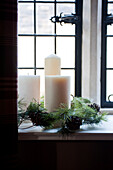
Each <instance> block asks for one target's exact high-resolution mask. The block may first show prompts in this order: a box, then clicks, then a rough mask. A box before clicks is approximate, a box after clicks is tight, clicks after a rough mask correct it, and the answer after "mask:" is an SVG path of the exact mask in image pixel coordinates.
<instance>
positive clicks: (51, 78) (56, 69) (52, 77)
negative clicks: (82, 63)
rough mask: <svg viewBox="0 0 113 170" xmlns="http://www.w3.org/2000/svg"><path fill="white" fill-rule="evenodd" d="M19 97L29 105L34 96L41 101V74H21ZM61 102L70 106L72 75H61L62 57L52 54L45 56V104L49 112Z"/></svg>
mask: <svg viewBox="0 0 113 170" xmlns="http://www.w3.org/2000/svg"><path fill="white" fill-rule="evenodd" d="M18 90H19V99H21V98H24V99H25V101H26V103H27V105H28V104H29V103H30V101H32V99H33V98H35V99H36V101H37V102H40V76H37V75H34V76H31V75H28V76H19V79H18ZM61 103H63V104H65V105H67V106H68V108H69V107H70V76H62V75H61V59H60V58H59V57H58V56H56V55H55V54H52V55H50V56H48V57H46V58H45V95H44V104H45V108H46V109H47V110H48V112H53V111H55V110H56V109H57V108H58V107H60V105H61Z"/></svg>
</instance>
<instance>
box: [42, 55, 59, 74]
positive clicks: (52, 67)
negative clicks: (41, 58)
mask: <svg viewBox="0 0 113 170" xmlns="http://www.w3.org/2000/svg"><path fill="white" fill-rule="evenodd" d="M60 72H61V59H60V57H58V56H57V55H55V54H51V55H50V56H48V57H46V58H45V75H60Z"/></svg>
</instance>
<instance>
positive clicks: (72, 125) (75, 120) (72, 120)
mask: <svg viewBox="0 0 113 170" xmlns="http://www.w3.org/2000/svg"><path fill="white" fill-rule="evenodd" d="M80 125H82V119H81V118H79V117H77V116H70V117H69V118H67V120H66V126H67V128H68V129H70V130H77V129H79V128H80Z"/></svg>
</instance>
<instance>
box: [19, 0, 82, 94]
mask: <svg viewBox="0 0 113 170" xmlns="http://www.w3.org/2000/svg"><path fill="white" fill-rule="evenodd" d="M18 3H33V4H34V33H33V34H18V36H33V37H34V67H18V69H20V70H21V69H33V70H34V75H36V71H37V70H38V69H39V70H40V69H44V68H43V67H36V37H38V36H39V37H41V36H42V37H47V36H49V37H51V36H53V37H54V40H55V48H54V53H55V54H56V37H62V36H63V37H75V66H74V68H61V69H63V70H67V69H69V70H74V71H75V96H78V97H79V96H81V65H82V59H81V55H82V8H83V0H75V1H56V0H55V1H36V0H34V1H25V0H24V1H21V0H19V1H18ZM36 3H54V14H55V16H56V5H57V4H58V3H64V4H66V3H67V4H68V3H73V4H75V5H76V15H77V16H79V22H77V24H76V29H75V35H57V34H56V23H54V24H55V30H54V34H37V33H36Z"/></svg>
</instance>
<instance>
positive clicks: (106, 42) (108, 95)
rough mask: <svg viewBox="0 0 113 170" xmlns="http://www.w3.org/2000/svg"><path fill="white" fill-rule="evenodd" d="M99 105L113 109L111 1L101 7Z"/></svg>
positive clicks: (112, 14) (112, 23)
mask: <svg viewBox="0 0 113 170" xmlns="http://www.w3.org/2000/svg"><path fill="white" fill-rule="evenodd" d="M101 61H102V63H101V105H102V107H106V108H107V107H109V108H112V107H113V97H112V95H113V1H110V0H108V1H107V0H106V1H103V5H102V60H101Z"/></svg>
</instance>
